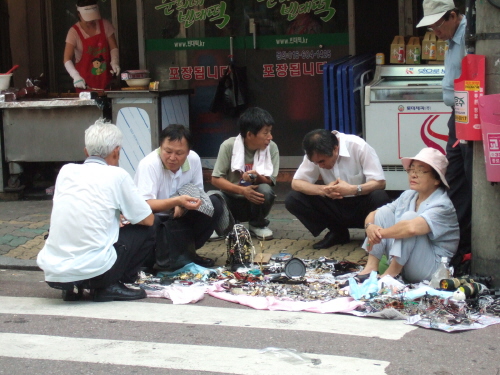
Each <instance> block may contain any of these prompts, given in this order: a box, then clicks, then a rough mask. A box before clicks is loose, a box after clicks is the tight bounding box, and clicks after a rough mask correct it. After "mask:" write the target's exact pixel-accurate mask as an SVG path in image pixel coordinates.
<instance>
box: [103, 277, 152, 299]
mask: <svg viewBox="0 0 500 375" xmlns="http://www.w3.org/2000/svg"><path fill="white" fill-rule="evenodd" d="M146 297H147V296H146V292H145V291H144V290H142V289H131V288H127V287H126V286H125V285H123V284H122V283H119V282H118V283H116V284H113V285H110V286H108V287H107V288H104V289H96V290H95V291H94V301H95V302H109V301H131V300H134V299H142V298H146Z"/></svg>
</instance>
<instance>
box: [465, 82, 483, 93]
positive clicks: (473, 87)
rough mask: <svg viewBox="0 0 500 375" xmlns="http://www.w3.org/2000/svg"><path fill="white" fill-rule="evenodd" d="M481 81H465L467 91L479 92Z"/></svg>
mask: <svg viewBox="0 0 500 375" xmlns="http://www.w3.org/2000/svg"><path fill="white" fill-rule="evenodd" d="M479 83H480V82H479V81H465V90H467V91H479Z"/></svg>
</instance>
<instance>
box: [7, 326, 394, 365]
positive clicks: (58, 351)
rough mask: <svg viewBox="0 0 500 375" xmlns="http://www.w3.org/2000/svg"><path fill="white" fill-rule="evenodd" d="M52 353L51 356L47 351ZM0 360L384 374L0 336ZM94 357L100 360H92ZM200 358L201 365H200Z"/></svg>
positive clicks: (190, 351)
mask: <svg viewBox="0 0 500 375" xmlns="http://www.w3.org/2000/svg"><path fill="white" fill-rule="evenodd" d="M47 348H51V350H50V351H49V350H47ZM0 353H1V354H0V356H6V357H14V358H30V359H47V360H62V361H79V362H91V363H100V364H115V365H128V366H147V367H152V368H170V369H178V370H194V371H214V372H224V373H227V374H245V375H246V374H248V375H255V374H259V373H262V370H263V369H265V373H268V374H273V373H274V374H289V375H295V374H297V375H300V374H316V373H324V374H326V373H328V374H346V375H348V374H362V373H365V374H371V375H378V374H385V368H386V367H387V366H388V365H389V363H388V362H384V361H376V360H370V359H358V358H347V357H339V356H333V355H318V354H309V355H308V357H311V358H314V359H319V360H320V361H321V363H319V364H318V365H314V364H313V363H311V362H309V363H300V364H299V365H297V363H288V362H286V361H277V360H276V358H274V357H273V356H270V355H266V354H260V353H259V351H258V350H254V349H238V348H227V347H218V346H201V345H179V344H164V343H151V342H140V341H139V342H138V341H123V340H100V339H81V338H68V337H57V336H41V335H26V334H12V333H0ZM75 353H78V354H77V355H75ZM96 353H99V355H96ZM200 358H205V359H206V360H204V361H200Z"/></svg>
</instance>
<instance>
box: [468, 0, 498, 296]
mask: <svg viewBox="0 0 500 375" xmlns="http://www.w3.org/2000/svg"><path fill="white" fill-rule="evenodd" d="M472 3H474V1H472ZM475 7H476V25H475V26H476V48H475V49H476V51H475V53H476V54H478V55H484V56H486V92H485V94H486V95H491V94H499V93H500V1H498V0H488V1H478V2H476V4H475ZM467 22H469V20H467ZM497 110H498V111H499V112H500V108H497ZM472 181H473V183H472V273H473V274H477V275H480V276H492V277H493V286H494V288H500V185H499V184H494V185H492V184H491V183H490V182H488V181H487V180H486V167H485V161H484V151H483V142H479V141H478V142H475V143H474V159H473V176H472Z"/></svg>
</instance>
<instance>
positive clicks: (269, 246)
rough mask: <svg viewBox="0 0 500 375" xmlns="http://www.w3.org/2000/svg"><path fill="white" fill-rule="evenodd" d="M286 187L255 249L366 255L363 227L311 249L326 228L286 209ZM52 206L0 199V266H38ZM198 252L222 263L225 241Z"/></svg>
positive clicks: (279, 191) (314, 254)
mask: <svg viewBox="0 0 500 375" xmlns="http://www.w3.org/2000/svg"><path fill="white" fill-rule="evenodd" d="M288 188H289V185H288V186H287V185H284V184H279V186H278V187H277V188H276V192H277V196H278V198H277V203H276V204H275V205H274V207H273V209H272V211H271V214H270V215H269V220H270V221H271V223H270V225H269V227H270V228H271V229H272V230H273V232H274V238H273V240H270V241H262V242H259V241H258V240H256V239H254V240H253V243H254V246H255V249H256V251H257V253H259V252H265V253H277V252H280V251H282V250H285V251H286V252H289V253H291V254H293V255H294V256H297V257H299V258H303V259H315V258H318V257H320V256H326V257H331V258H334V259H337V260H348V261H351V262H358V261H360V260H361V259H363V258H365V257H366V253H365V252H364V250H363V249H361V248H360V245H361V241H362V240H363V238H364V231H363V230H361V229H352V230H351V231H350V232H351V242H350V243H348V244H345V245H339V246H333V247H331V248H329V249H322V250H314V249H313V248H312V245H313V244H314V243H315V242H317V241H319V240H320V239H321V238H323V235H324V234H325V233H326V231H325V232H324V233H322V234H321V235H320V236H318V237H316V238H314V237H313V236H312V235H311V234H310V233H309V231H307V230H306V229H305V228H304V226H303V225H302V224H301V223H300V222H299V221H298V220H297V219H296V218H295V217H294V216H292V215H291V214H290V213H289V212H288V211H287V210H286V208H285V206H284V204H283V201H284V197H285V195H286V192H287V189H288ZM207 190H208V189H207ZM51 209H52V201H51V200H29V201H27V200H18V201H0V268H14V269H30V268H33V269H36V268H37V266H36V262H35V260H36V257H37V255H38V252H39V251H40V249H41V248H42V247H43V244H44V239H43V236H44V235H45V234H46V233H47V230H48V228H49V224H50V212H51ZM198 253H199V254H200V255H202V256H206V257H210V258H214V259H215V261H216V265H218V266H222V265H224V264H225V261H226V245H225V242H224V241H223V240H220V241H213V242H208V243H207V244H206V245H205V246H203V247H202V248H201V249H199V250H198Z"/></svg>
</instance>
